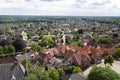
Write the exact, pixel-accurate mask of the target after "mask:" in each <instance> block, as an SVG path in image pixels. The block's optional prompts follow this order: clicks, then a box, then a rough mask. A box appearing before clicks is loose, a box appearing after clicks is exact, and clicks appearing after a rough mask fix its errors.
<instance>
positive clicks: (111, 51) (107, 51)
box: [103, 48, 115, 56]
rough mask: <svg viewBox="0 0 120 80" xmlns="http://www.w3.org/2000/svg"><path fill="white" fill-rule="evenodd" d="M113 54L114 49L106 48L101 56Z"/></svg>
mask: <svg viewBox="0 0 120 80" xmlns="http://www.w3.org/2000/svg"><path fill="white" fill-rule="evenodd" d="M114 54H115V48H108V49H105V50H103V55H104V56H106V55H114Z"/></svg>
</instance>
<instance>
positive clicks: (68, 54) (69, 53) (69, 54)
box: [65, 50, 74, 59]
mask: <svg viewBox="0 0 120 80" xmlns="http://www.w3.org/2000/svg"><path fill="white" fill-rule="evenodd" d="M73 54H74V52H73V51H72V50H67V52H66V55H65V59H69V58H70V57H72V56H73Z"/></svg>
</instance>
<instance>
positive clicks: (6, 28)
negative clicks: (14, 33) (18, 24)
mask: <svg viewBox="0 0 120 80" xmlns="http://www.w3.org/2000/svg"><path fill="white" fill-rule="evenodd" d="M10 31H11V27H10V26H9V25H7V26H6V27H5V32H7V33H9V32H10Z"/></svg>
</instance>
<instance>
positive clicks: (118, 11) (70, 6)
mask: <svg viewBox="0 0 120 80" xmlns="http://www.w3.org/2000/svg"><path fill="white" fill-rule="evenodd" d="M119 4H120V0H1V1H0V15H52V16H57V15H62V16H120V5H119Z"/></svg>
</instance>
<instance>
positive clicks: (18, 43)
mask: <svg viewBox="0 0 120 80" xmlns="http://www.w3.org/2000/svg"><path fill="white" fill-rule="evenodd" d="M13 46H14V47H15V50H16V51H22V50H24V49H25V48H26V44H25V42H24V41H23V40H22V39H16V40H15V41H14V42H13Z"/></svg>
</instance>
